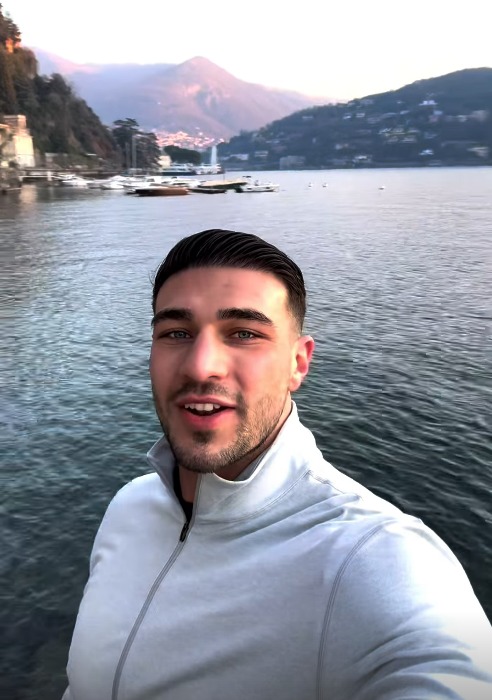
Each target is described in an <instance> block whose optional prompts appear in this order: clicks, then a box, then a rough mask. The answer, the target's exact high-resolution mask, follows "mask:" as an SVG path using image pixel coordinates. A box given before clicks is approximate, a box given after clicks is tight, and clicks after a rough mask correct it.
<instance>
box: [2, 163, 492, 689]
mask: <svg viewBox="0 0 492 700" xmlns="http://www.w3.org/2000/svg"><path fill="white" fill-rule="evenodd" d="M266 179H270V180H273V181H276V182H279V183H280V185H281V189H280V192H278V193H267V194H261V195H258V194H255V195H254V196H253V195H250V196H247V195H241V196H237V195H236V194H235V193H228V194H227V195H224V196H223V197H221V198H216V197H194V196H193V195H190V196H189V197H181V198H180V197H177V198H150V199H148V198H142V199H135V198H133V197H129V196H126V195H124V194H123V193H121V192H118V191H112V192H111V191H107V192H103V191H95V190H88V191H72V190H70V189H63V188H57V187H43V186H25V187H24V188H23V189H22V190H21V192H19V193H18V194H15V195H14V194H13V193H9V194H8V195H6V196H4V197H2V198H1V199H0V233H1V236H0V254H1V261H2V263H1V264H2V269H3V278H4V280H5V284H4V285H3V286H4V298H5V299H6V301H7V304H6V311H7V313H6V314H5V315H4V316H5V317H4V324H3V326H4V328H5V330H4V338H5V339H6V342H5V343H4V345H5V352H4V367H5V371H4V373H3V374H4V376H3V378H2V405H1V408H0V426H1V427H2V436H3V450H2V457H3V465H2V473H3V474H5V475H6V486H5V487H4V489H3V491H2V497H3V498H2V530H3V532H5V533H6V535H7V537H6V540H5V548H4V549H5V551H4V552H2V557H1V558H0V570H1V571H2V574H3V576H4V577H5V582H4V584H3V585H2V586H1V589H0V590H1V593H0V595H1V596H2V601H1V603H2V605H1V611H2V612H1V613H0V625H1V628H2V633H4V639H5V640H6V641H5V643H4V647H5V648H4V650H2V652H5V653H2V660H1V661H0V664H2V668H0V677H2V678H3V680H2V681H1V683H2V684H3V687H2V688H1V689H2V690H3V691H4V692H3V695H2V696H5V697H8V698H9V699H11V700H17V699H18V700H30V699H31V698H32V699H33V700H34V698H35V699H36V700H40V699H41V698H47V699H48V698H58V697H60V694H61V690H62V687H63V685H64V666H65V663H66V654H67V646H68V643H69V639H70V636H71V631H72V625H73V621H74V616H75V613H76V609H77V605H78V603H79V600H80V595H81V592H82V588H83V585H84V582H85V579H86V576H87V563H88V554H89V550H90V546H91V543H92V539H93V536H94V532H95V530H96V528H97V525H98V523H99V520H100V518H101V515H102V513H103V512H104V509H105V507H106V505H107V503H108V500H109V499H110V498H111V496H112V495H113V494H114V492H115V491H116V489H117V488H118V487H119V486H120V485H122V484H123V483H125V482H126V481H127V480H129V479H130V478H133V477H134V476H136V475H138V474H141V473H143V472H144V471H146V469H147V465H146V463H145V460H144V454H145V451H146V450H147V448H148V447H149V446H150V444H152V442H153V440H154V439H155V438H156V437H157V436H158V425H157V421H156V419H155V417H154V414H153V409H152V403H151V399H150V392H149V383H148V377H147V355H148V349H149V337H150V334H149V322H150V317H151V308H150V291H151V285H150V276H151V274H152V272H153V271H154V270H155V268H156V266H157V265H158V263H159V262H160V260H161V258H162V257H163V256H164V255H165V253H166V252H167V250H168V249H169V248H170V247H171V245H173V243H174V242H175V241H176V240H178V239H179V238H180V237H181V236H183V235H186V234H188V233H192V232H194V231H198V230H201V229H205V228H212V227H217V226H220V227H224V228H232V229H236V230H246V231H253V232H256V233H258V234H259V235H262V236H264V237H265V238H267V239H268V240H271V241H272V242H273V243H275V244H277V245H279V246H280V247H281V248H283V249H284V250H286V251H287V252H288V253H290V254H291V255H292V256H293V257H294V258H295V259H296V260H297V261H298V262H299V263H300V265H301V267H302V269H303V270H304V272H305V277H306V284H307V287H308V290H309V311H308V319H307V326H308V330H309V331H310V332H312V333H313V334H314V336H315V338H316V340H317V349H316V355H315V360H314V363H313V369H312V372H311V374H310V376H309V378H308V380H307V382H306V384H305V386H304V387H303V388H302V389H301V391H300V392H299V393H298V395H297V402H298V405H299V408H300V413H301V415H302V417H303V419H304V421H305V422H306V423H307V424H308V425H309V426H310V427H311V428H312V429H313V431H314V432H315V434H316V436H317V439H318V442H319V445H320V447H321V448H322V450H323V452H324V454H325V455H326V457H327V458H328V459H329V460H330V461H332V462H333V463H334V464H335V465H336V466H337V467H339V468H340V469H342V470H343V471H345V472H347V473H349V474H351V475H353V476H354V477H355V478H357V479H358V480H360V481H361V482H362V483H364V484H365V485H366V486H368V487H369V488H372V489H374V490H376V491H377V492H378V493H381V494H382V495H383V496H385V497H387V498H388V499H390V500H392V501H393V502H395V503H397V504H399V505H400V506H401V507H402V508H404V509H405V510H407V511H409V512H412V513H415V514H417V515H419V516H420V517H422V518H423V519H424V520H425V521H426V522H427V523H428V524H429V525H431V526H432V527H433V528H435V529H436V530H437V531H438V532H439V534H440V535H441V536H442V537H443V538H444V539H445V540H446V542H447V543H448V544H449V545H450V546H451V547H452V549H453V550H454V551H455V552H456V554H457V555H458V556H459V558H460V559H461V561H462V562H463V564H464V566H465V568H466V569H467V571H468V573H469V575H470V577H471V579H472V582H473V584H474V587H475V590H476V592H477V594H478V595H479V598H480V599H481V601H482V603H483V604H484V606H485V607H486V609H487V611H488V613H489V615H491V614H492V597H491V590H492V578H491V576H492V574H491V572H490V567H487V566H485V565H484V563H485V562H487V561H490V559H491V552H492V528H491V525H492V515H491V511H490V507H489V503H490V492H491V490H492V467H491V464H492V447H491V440H490V435H491V428H492V425H491V415H492V411H491V397H492V380H491V378H492V353H491V351H490V344H491V335H492V330H491V329H492V306H491V299H492V295H491V288H490V279H492V274H491V273H492V244H491V239H490V232H491V226H490V221H491V220H492V202H491V200H490V191H491V185H492V170H491V169H468V170H466V169H454V170H452V169H450V170H446V169H433V170H395V171H391V170H389V171H385V172H383V171H367V170H366V171H358V172H350V171H331V172H319V173H318V172H309V173H307V172H306V173H303V172H298V173H293V172H281V173H268V174H266ZM309 182H312V187H308V183H309ZM325 182H326V183H327V186H326V187H323V186H322V183H325ZM382 182H384V184H385V189H384V190H380V189H379V186H380V184H381V183H382ZM217 200H220V201H217Z"/></svg>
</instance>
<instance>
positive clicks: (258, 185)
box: [236, 180, 280, 192]
mask: <svg viewBox="0 0 492 700" xmlns="http://www.w3.org/2000/svg"><path fill="white" fill-rule="evenodd" d="M279 189H280V185H277V184H276V183H274V182H262V181H261V180H255V181H254V182H246V183H245V184H244V185H242V186H241V187H240V188H239V189H238V190H236V192H278V191H279Z"/></svg>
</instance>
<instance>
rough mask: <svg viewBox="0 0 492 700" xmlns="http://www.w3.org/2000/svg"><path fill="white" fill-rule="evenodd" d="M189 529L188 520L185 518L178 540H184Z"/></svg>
mask: <svg viewBox="0 0 492 700" xmlns="http://www.w3.org/2000/svg"><path fill="white" fill-rule="evenodd" d="M189 529H190V521H189V520H187V521H186V522H185V524H184V525H183V529H182V530H181V534H180V536H179V541H180V542H184V541H185V539H186V535H187V534H188V530H189Z"/></svg>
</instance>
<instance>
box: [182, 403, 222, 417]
mask: <svg viewBox="0 0 492 700" xmlns="http://www.w3.org/2000/svg"><path fill="white" fill-rule="evenodd" d="M184 409H185V410H186V411H189V413H192V414H193V415H194V416H214V415H216V414H217V413H220V412H222V411H227V410H229V409H228V407H227V406H220V405H219V404H217V403H187V404H185V405H184Z"/></svg>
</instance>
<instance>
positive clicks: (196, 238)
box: [64, 230, 492, 700]
mask: <svg viewBox="0 0 492 700" xmlns="http://www.w3.org/2000/svg"><path fill="white" fill-rule="evenodd" d="M153 311H154V318H153V322H152V325H153V339H152V350H151V356H150V375H151V380H152V389H153V394H154V401H155V407H156V411H157V415H158V417H159V420H160V422H161V425H162V428H163V431H164V437H162V438H161V439H160V440H159V441H158V442H157V444H156V445H154V447H153V448H152V449H151V450H150V452H149V454H148V458H149V461H150V464H151V465H152V467H153V468H154V470H155V473H154V474H151V475H146V476H143V477H140V478H138V479H135V480H134V481H133V482H131V483H130V484H128V485H127V486H125V487H124V488H123V489H122V490H121V491H120V492H119V493H118V494H117V496H116V497H115V498H114V500H113V501H112V503H111V504H110V506H109V508H108V510H107V513H106V515H105V517H104V520H103V522H102V524H101V527H100V529H99V532H98V534H97V537H96V540H95V543H94V549H93V553H92V556H91V570H90V578H89V581H88V583H87V586H86V589H85V592H84V597H83V599H82V602H81V606H80V610H79V615H78V618H77V623H76V626H75V631H74V636H73V640H72V646H71V650H70V656H69V664H68V676H69V688H68V689H67V692H66V694H65V696H64V697H65V698H66V699H67V700H68V699H69V698H70V699H71V700H161V699H164V698H170V699H171V700H191V699H192V698H197V699H198V698H199V699H200V700H232V699H234V700H246V699H247V700H253V699H254V700H270V699H274V700H311V699H312V700H325V699H328V698H330V699H333V700H354V699H361V700H396V699H398V700H402V699H404V698H408V699H410V698H412V700H413V699H416V698H418V699H419V700H422V699H427V698H433V699H436V698H438V699H442V698H450V699H451V698H453V699H454V700H456V698H466V699H468V700H480V699H481V698H482V699H483V700H485V699H486V698H490V697H492V677H491V675H490V665H491V657H492V631H491V627H490V624H489V622H488V621H487V618H486V616H485V614H484V612H483V610H482V608H481V607H480V604H479V603H478V601H477V599H476V597H475V595H474V593H473V591H472V589H471V586H470V584H469V582H468V579H467V577H466V575H465V573H464V571H463V569H462V568H461V566H460V564H459V563H458V561H457V560H456V558H455V557H454V556H453V554H452V553H451V552H450V551H449V549H448V548H447V547H446V545H445V544H444V543H443V542H442V541H441V540H440V539H439V538H438V537H437V536H436V535H435V534H434V533H433V532H431V531H430V530H429V529H428V528H426V527H425V526H424V525H423V524H422V523H421V522H420V521H419V520H417V519H415V518H412V517H410V516H407V515H405V514H403V513H402V512H401V511H399V510H398V509H397V508H396V507H394V506H392V505H390V504H389V503H387V502H385V501H383V500H382V499H380V498H378V497H376V496H375V495H373V494H372V493H371V492H369V491H368V490H367V489H365V488H363V487H362V486H360V485H359V484H357V483H356V482H354V481H353V480H351V479H350V478H348V477H346V476H344V475H343V474H341V473H340V472H338V471H337V470H336V469H334V468H333V467H332V466H331V465H330V464H328V463H327V462H325V461H324V459H323V457H322V455H321V453H320V452H319V450H318V449H317V447H316V445H315V441H314V438H313V436H312V434H311V433H310V432H309V430H307V429H306V428H305V427H303V425H302V424H301V423H300V422H299V419H298V417H297V412H296V408H295V405H294V404H293V402H292V400H291V394H292V392H294V391H296V390H297V389H298V388H299V386H300V384H301V382H302V380H303V379H304V377H305V376H306V374H307V372H308V369H309V363H310V360H311V356H312V353H313V348H314V342H313V340H312V338H310V337H309V336H305V335H302V324H303V320H304V314H305V289H304V282H303V277H302V273H301V271H300V270H299V268H298V267H297V265H296V264H295V263H293V262H292V261H291V260H290V259H289V258H288V257H287V256H286V255H285V254H284V253H282V252H281V251H279V250H278V249H276V248H275V247H274V246H272V245H270V244H269V243H267V242H265V241H263V240H261V239H260V238H258V237H256V236H253V235H250V234H245V233H238V232H232V231H222V230H210V231H203V232H201V233H198V234H195V235H193V236H190V237H188V238H185V239H184V240H182V241H180V242H179V243H178V244H177V245H176V246H175V247H174V248H173V249H172V250H171V251H170V253H169V254H168V256H167V258H166V259H165V260H164V262H163V263H162V265H161V266H160V268H159V270H158V272H157V274H156V277H155V282H154V290H153Z"/></svg>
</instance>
